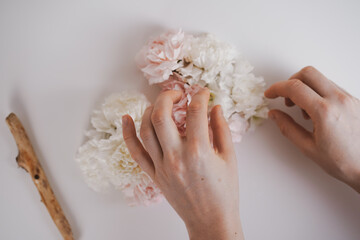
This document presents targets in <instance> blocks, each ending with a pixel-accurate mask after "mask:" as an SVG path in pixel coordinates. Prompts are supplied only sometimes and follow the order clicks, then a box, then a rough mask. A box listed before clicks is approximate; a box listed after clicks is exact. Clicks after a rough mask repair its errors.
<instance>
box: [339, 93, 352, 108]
mask: <svg viewBox="0 0 360 240" xmlns="http://www.w3.org/2000/svg"><path fill="white" fill-rule="evenodd" d="M337 100H338V101H339V103H340V104H341V105H348V104H349V103H351V101H352V99H351V97H350V96H348V95H346V94H343V93H338V94H337Z"/></svg>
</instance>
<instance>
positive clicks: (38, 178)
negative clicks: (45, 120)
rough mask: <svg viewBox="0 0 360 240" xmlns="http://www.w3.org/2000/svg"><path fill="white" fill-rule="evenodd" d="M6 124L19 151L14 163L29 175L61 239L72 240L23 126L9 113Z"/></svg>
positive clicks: (65, 220) (67, 223)
mask: <svg viewBox="0 0 360 240" xmlns="http://www.w3.org/2000/svg"><path fill="white" fill-rule="evenodd" d="M6 123H7V124H8V126H9V128H10V131H11V133H12V135H13V136H14V139H15V142H16V144H17V147H18V149H19V154H18V156H17V157H16V162H17V163H18V165H19V166H20V167H22V168H23V169H25V170H26V171H27V172H28V173H29V174H30V176H31V178H32V180H33V182H34V184H35V186H36V188H37V189H38V191H39V193H40V196H41V201H42V202H43V203H44V204H45V206H46V208H47V210H48V211H49V214H50V216H51V217H52V219H53V221H54V223H55V224H56V226H57V228H58V229H59V231H60V233H61V235H62V236H63V238H64V239H65V240H72V239H74V238H73V234H72V231H71V228H70V224H69V222H68V221H67V219H66V217H65V215H64V213H63V211H62V209H61V207H60V204H59V203H58V201H57V200H56V197H55V195H54V192H53V191H52V189H51V186H50V184H49V181H48V179H47V178H46V175H45V172H44V170H43V168H42V167H41V165H40V163H39V161H38V159H37V157H36V155H35V152H34V149H33V147H32V145H31V142H30V140H29V138H28V136H27V134H26V132H25V129H24V127H23V125H22V124H21V122H20V120H19V119H18V117H17V116H16V115H15V114H14V113H11V114H10V115H9V116H8V117H7V118H6Z"/></svg>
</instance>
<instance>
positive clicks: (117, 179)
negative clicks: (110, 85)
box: [76, 92, 161, 205]
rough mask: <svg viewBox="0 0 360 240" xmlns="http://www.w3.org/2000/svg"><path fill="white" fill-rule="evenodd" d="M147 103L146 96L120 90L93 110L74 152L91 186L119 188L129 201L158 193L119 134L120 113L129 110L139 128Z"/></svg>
mask: <svg viewBox="0 0 360 240" xmlns="http://www.w3.org/2000/svg"><path fill="white" fill-rule="evenodd" d="M147 106H149V102H148V101H147V99H146V97H145V96H144V95H142V94H139V93H128V92H123V93H121V94H114V95H111V96H109V97H107V98H106V99H105V102H104V103H103V104H102V106H101V109H100V110H96V111H94V113H93V115H92V118H91V124H92V127H93V129H91V130H90V131H88V132H87V134H86V135H87V136H88V138H89V140H88V141H87V142H86V143H85V144H84V145H82V146H81V147H80V148H79V150H78V154H77V156H76V161H77V162H78V164H79V166H80V169H81V171H82V173H83V174H84V177H85V181H86V182H87V184H88V185H89V186H90V187H91V188H92V189H93V190H95V191H105V190H108V189H109V188H111V187H113V188H115V189H119V190H122V191H123V192H124V193H125V195H126V197H127V198H128V199H129V200H130V201H131V202H130V203H129V204H130V205H138V204H149V203H151V202H152V201H155V200H156V201H158V200H159V198H160V197H161V192H160V190H158V189H157V188H156V186H155V185H154V184H153V183H152V182H151V181H152V180H151V179H150V178H149V177H148V176H147V174H146V173H145V172H143V171H142V169H141V168H140V166H139V165H138V164H137V163H136V162H135V161H134V160H133V159H132V158H131V156H130V152H129V150H128V149H127V147H126V144H125V141H124V139H123V136H122V126H121V124H122V123H121V118H122V116H123V115H125V114H129V115H130V116H131V117H132V118H133V120H134V124H135V127H136V130H137V132H139V129H140V124H141V119H142V115H143V113H144V111H145V109H146V107H147ZM144 179H145V180H146V181H145V180H144ZM147 184H148V185H147ZM139 189H140V190H142V189H151V191H149V190H147V191H145V190H143V191H140V190H139ZM135 200H137V201H135ZM145 200H146V201H145Z"/></svg>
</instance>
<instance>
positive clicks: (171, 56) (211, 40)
mask: <svg viewBox="0 0 360 240" xmlns="http://www.w3.org/2000/svg"><path fill="white" fill-rule="evenodd" d="M137 63H138V66H139V68H140V70H141V71H142V72H143V74H144V76H145V78H146V79H147V80H148V82H149V84H150V85H153V84H155V85H158V86H159V87H160V88H161V89H162V91H166V90H170V89H174V90H180V91H182V93H183V94H182V98H181V100H180V101H179V102H177V103H175V104H174V107H173V119H174V122H175V123H176V126H177V128H178V130H179V134H180V135H182V136H184V135H185V134H186V111H187V107H188V105H189V104H190V102H191V98H192V96H194V95H195V94H196V93H197V92H198V91H199V90H200V89H201V88H204V87H207V88H208V89H209V90H210V99H209V108H208V109H209V111H210V110H211V108H212V107H213V106H215V105H221V106H222V109H223V113H224V117H225V118H226V120H227V122H228V124H229V128H230V131H231V133H232V138H233V142H240V141H241V138H242V136H243V135H244V133H245V132H246V131H248V130H250V129H254V127H255V126H256V125H257V124H258V123H260V122H261V120H262V119H264V118H266V116H267V111H268V109H267V107H266V103H265V100H264V97H263V93H264V87H265V82H264V80H263V78H262V77H256V76H255V75H254V74H253V73H252V70H253V67H252V66H251V65H250V63H249V62H248V61H247V60H246V59H245V58H244V57H243V56H242V55H241V54H240V53H239V52H238V51H237V50H236V48H235V47H233V46H232V45H230V44H228V43H225V42H222V41H220V40H218V39H217V38H216V37H215V36H214V35H211V34H200V35H191V34H186V33H184V32H183V31H182V30H179V31H170V32H167V33H164V34H162V35H160V36H158V37H156V38H154V39H152V40H150V41H149V42H148V43H147V44H146V45H145V46H144V47H143V49H142V50H141V51H140V52H139V54H138V56H137ZM147 106H149V102H148V101H147V99H146V97H145V96H144V95H143V94H140V93H128V92H123V93H120V94H114V95H111V96H109V97H108V98H106V99H105V102H104V103H103V105H102V107H101V109H100V110H96V111H94V113H93V115H92V117H91V125H92V129H91V130H89V131H88V132H87V133H86V135H87V137H88V138H89V139H88V141H87V142H86V143H85V144H84V145H83V146H81V147H80V148H79V151H78V154H77V156H76V161H77V162H78V163H79V165H80V168H81V170H82V172H83V174H84V175H85V180H86V182H87V183H88V185H89V186H90V187H91V188H92V189H94V190H95V191H103V190H106V189H108V188H110V187H111V186H113V187H114V188H115V189H119V190H121V191H122V192H123V193H124V194H125V196H126V198H127V199H128V202H129V205H150V204H152V203H157V202H160V201H161V200H162V198H163V196H162V193H161V191H160V190H159V189H158V188H157V186H156V185H155V183H154V182H153V181H152V180H151V179H150V177H149V176H148V175H147V174H146V173H145V172H144V171H142V170H141V168H140V167H139V165H138V164H137V163H136V162H135V161H134V160H133V159H132V158H131V156H130V153H129V151H128V149H127V148H126V145H125V142H124V139H123V137H122V127H121V117H122V116H123V115H125V114H129V115H130V116H131V117H132V118H133V119H134V123H135V127H136V129H137V131H138V133H139V130H140V124H141V118H142V115H143V113H144V111H145V109H146V107H147ZM210 129H211V128H210ZM209 137H210V139H212V134H211V132H210V136H209Z"/></svg>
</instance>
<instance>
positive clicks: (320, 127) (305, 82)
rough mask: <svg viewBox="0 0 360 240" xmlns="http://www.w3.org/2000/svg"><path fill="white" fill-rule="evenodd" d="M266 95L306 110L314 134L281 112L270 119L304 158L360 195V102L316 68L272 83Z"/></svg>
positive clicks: (271, 115)
mask: <svg viewBox="0 0 360 240" xmlns="http://www.w3.org/2000/svg"><path fill="white" fill-rule="evenodd" d="M265 96H266V97H268V98H277V97H284V98H285V104H286V105H287V106H293V105H297V106H299V107H300V108H301V109H303V113H304V117H305V118H306V119H308V118H310V119H311V120H312V122H313V132H309V131H307V130H305V129H304V128H303V127H302V126H300V125H299V124H298V123H296V122H295V121H294V120H293V119H292V118H291V117H290V116H289V115H287V114H286V113H284V112H282V111H280V110H271V111H270V112H269V117H270V119H273V120H274V121H275V122H276V124H277V125H278V127H279V128H280V130H281V132H282V134H283V135H285V137H287V138H289V139H290V140H291V141H292V142H293V143H294V144H295V145H296V146H297V147H299V148H300V149H301V150H302V151H303V152H304V153H305V155H307V156H308V157H310V158H311V159H313V160H314V161H315V162H316V163H317V164H318V165H320V167H322V168H323V169H324V170H325V171H326V172H328V173H329V174H330V175H331V176H333V177H335V178H337V179H339V180H340V181H343V182H345V183H346V184H348V185H350V186H351V187H352V188H354V189H355V190H356V191H357V192H359V193H360V101H359V100H358V99H357V98H355V97H353V96H351V95H350V94H349V93H347V92H346V91H344V90H343V89H341V88H340V87H338V86H337V85H336V84H335V83H333V82H332V81H330V80H329V79H327V78H326V77H325V76H324V75H322V74H321V73H320V72H319V71H318V70H316V69H315V68H313V67H305V68H303V69H302V70H301V71H299V72H298V73H296V74H294V75H293V76H292V77H290V79H289V80H287V81H281V82H277V83H275V84H273V85H272V86H270V87H269V89H267V90H266V92H265Z"/></svg>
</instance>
